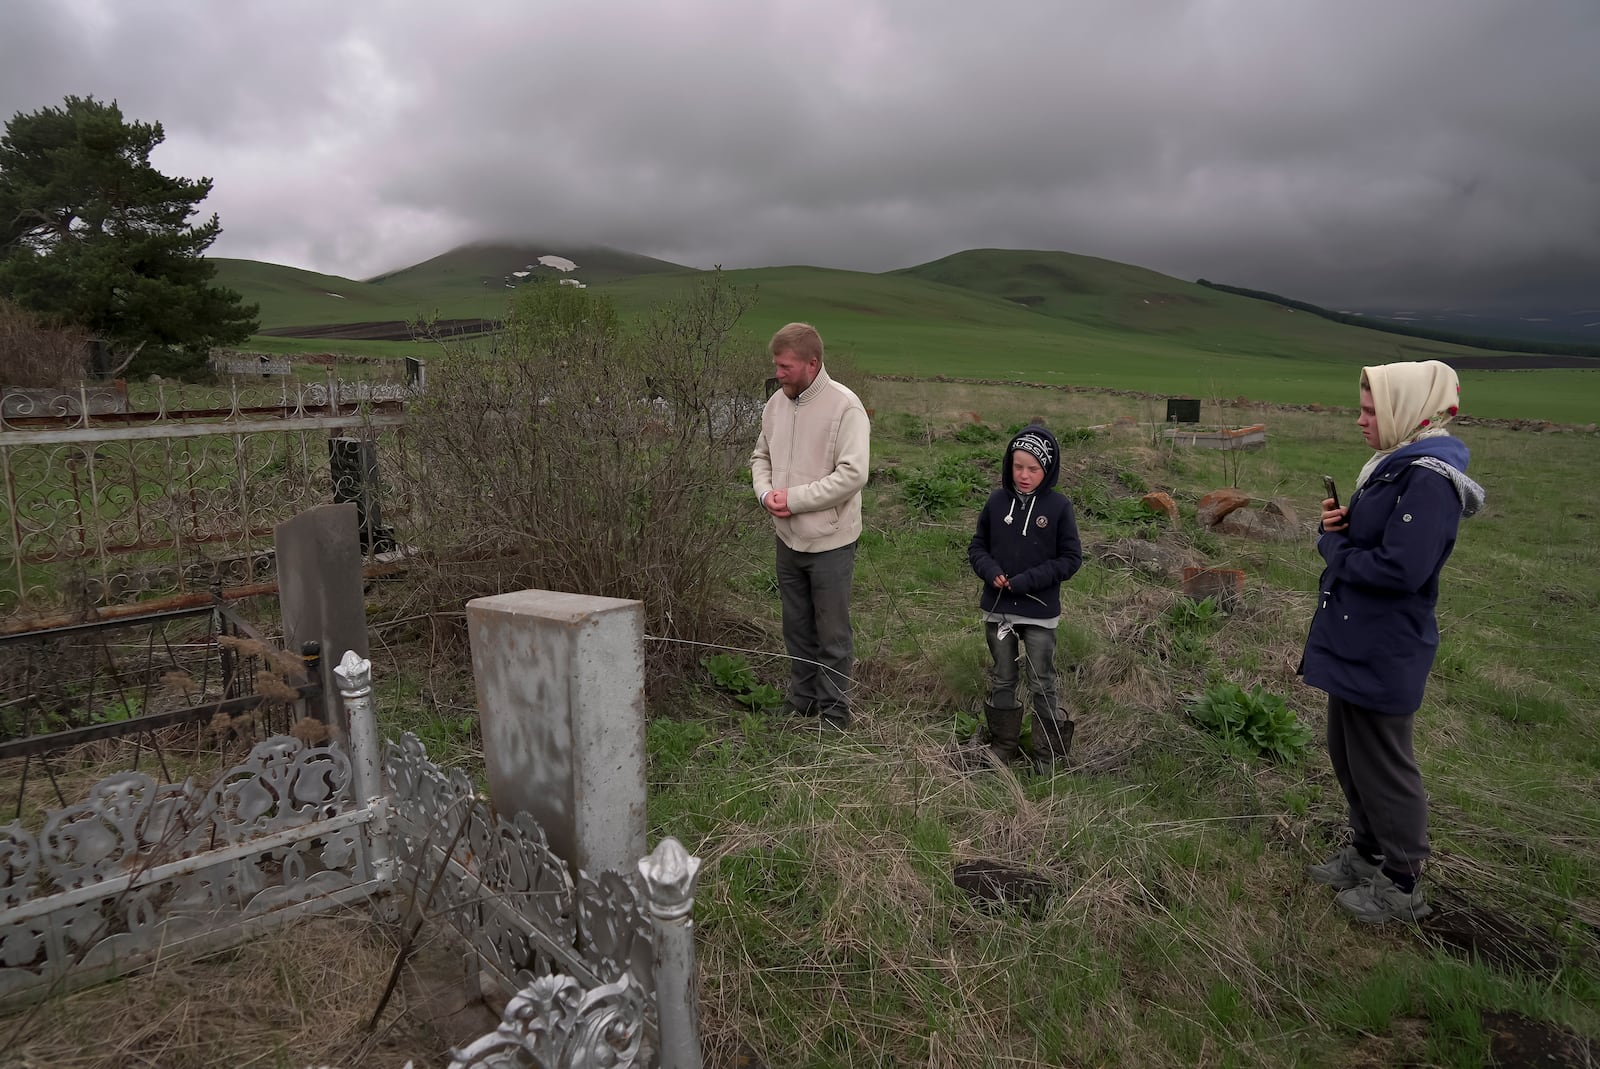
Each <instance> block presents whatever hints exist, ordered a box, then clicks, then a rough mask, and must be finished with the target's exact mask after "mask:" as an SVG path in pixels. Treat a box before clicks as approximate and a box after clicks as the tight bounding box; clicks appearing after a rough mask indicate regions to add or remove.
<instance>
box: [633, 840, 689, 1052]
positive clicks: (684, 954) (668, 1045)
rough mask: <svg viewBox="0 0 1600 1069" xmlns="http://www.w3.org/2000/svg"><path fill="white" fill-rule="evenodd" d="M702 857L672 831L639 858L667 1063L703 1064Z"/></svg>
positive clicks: (662, 1043)
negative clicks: (698, 956)
mask: <svg viewBox="0 0 1600 1069" xmlns="http://www.w3.org/2000/svg"><path fill="white" fill-rule="evenodd" d="M699 871H700V859H699V858H697V857H694V856H693V855H691V854H690V853H689V852H688V851H687V850H685V849H684V848H683V844H682V843H680V842H678V840H676V839H674V838H672V837H670V836H668V837H667V838H665V839H662V840H661V841H660V842H659V843H657V844H656V848H655V850H654V851H652V852H651V854H650V856H649V857H644V858H640V859H639V875H640V876H642V877H644V886H645V897H646V901H647V903H648V905H649V908H650V921H651V925H652V927H654V928H655V981H656V1021H657V1024H658V1026H659V1028H660V1033H661V1069H701V1066H702V1065H703V1064H704V1060H703V1057H702V1055H701V1051H700V1012H699V1005H698V1001H699V987H700V984H699V979H698V977H697V975H696V969H695V961H694V885H695V875H696V873H698V872H699Z"/></svg>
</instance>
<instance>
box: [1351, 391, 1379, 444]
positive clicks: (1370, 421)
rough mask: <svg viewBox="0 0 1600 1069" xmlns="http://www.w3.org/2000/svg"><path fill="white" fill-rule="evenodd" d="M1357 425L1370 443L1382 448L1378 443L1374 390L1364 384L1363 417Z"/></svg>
mask: <svg viewBox="0 0 1600 1069" xmlns="http://www.w3.org/2000/svg"><path fill="white" fill-rule="evenodd" d="M1356 426H1358V427H1360V428H1361V436H1362V437H1363V438H1365V439H1366V440H1367V444H1368V445H1370V446H1371V447H1372V448H1374V449H1378V448H1381V447H1380V446H1379V445H1378V410H1377V409H1375V408H1373V407H1372V391H1371V390H1369V389H1367V388H1366V387H1364V386H1363V387H1362V388H1361V418H1360V419H1358V420H1356Z"/></svg>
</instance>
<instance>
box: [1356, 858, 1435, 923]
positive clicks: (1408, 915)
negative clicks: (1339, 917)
mask: <svg viewBox="0 0 1600 1069" xmlns="http://www.w3.org/2000/svg"><path fill="white" fill-rule="evenodd" d="M1334 901H1335V902H1337V903H1339V908H1340V909H1342V910H1344V911H1345V912H1346V913H1348V914H1350V916H1352V917H1354V918H1355V919H1356V920H1358V921H1361V922H1362V923H1364V924H1387V923H1388V922H1389V921H1411V922H1413V923H1415V922H1417V921H1420V920H1421V919H1422V918H1424V917H1426V916H1427V915H1428V914H1430V913H1432V912H1433V907H1432V906H1430V905H1428V903H1427V902H1426V901H1425V900H1424V899H1423V897H1422V883H1421V882H1420V881H1418V883H1417V886H1416V889H1415V890H1413V891H1412V892H1411V893H1410V894H1407V893H1406V892H1404V891H1402V890H1400V888H1398V887H1396V886H1395V883H1394V881H1393V880H1391V879H1389V877H1387V876H1385V875H1384V874H1383V873H1382V872H1381V871H1380V872H1378V873H1376V874H1375V875H1374V876H1373V877H1372V878H1371V879H1369V880H1367V881H1365V882H1364V883H1362V884H1360V885H1359V886H1357V887H1352V888H1350V889H1349V890H1347V891H1340V892H1339V894H1338V896H1337V897H1335V898H1334Z"/></svg>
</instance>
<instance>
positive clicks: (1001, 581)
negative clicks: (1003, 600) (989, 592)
mask: <svg viewBox="0 0 1600 1069" xmlns="http://www.w3.org/2000/svg"><path fill="white" fill-rule="evenodd" d="M994 585H995V589H996V590H1010V589H1011V580H1009V579H1007V578H1006V577H1005V576H1004V575H997V576H995V577H994Z"/></svg>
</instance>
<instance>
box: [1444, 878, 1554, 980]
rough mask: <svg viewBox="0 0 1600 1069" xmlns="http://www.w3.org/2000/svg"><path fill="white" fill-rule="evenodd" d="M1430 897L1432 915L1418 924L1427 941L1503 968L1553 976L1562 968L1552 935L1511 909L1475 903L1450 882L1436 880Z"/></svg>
mask: <svg viewBox="0 0 1600 1069" xmlns="http://www.w3.org/2000/svg"><path fill="white" fill-rule="evenodd" d="M1428 897H1429V900H1430V901H1431V902H1432V903H1433V906H1434V912H1433V915H1432V916H1430V917H1427V918H1426V919H1424V920H1423V921H1422V923H1421V924H1420V925H1418V934H1419V937H1420V938H1421V939H1422V940H1423V941H1424V942H1426V943H1429V944H1431V945H1433V946H1437V947H1442V948H1444V949H1446V950H1450V951H1452V952H1454V953H1456V954H1459V955H1461V956H1462V957H1466V958H1476V959H1477V960H1479V961H1482V962H1483V963H1485V964H1486V965H1491V966H1493V967H1494V968H1496V969H1500V970H1502V971H1505V972H1519V973H1526V974H1531V975H1536V976H1554V975H1555V974H1556V973H1557V972H1559V971H1560V970H1561V968H1562V967H1563V965H1564V963H1565V956H1564V955H1563V953H1562V949H1561V947H1560V946H1558V945H1557V944H1556V943H1555V941H1554V940H1552V939H1551V938H1550V937H1549V936H1547V935H1545V934H1543V933H1542V932H1538V931H1535V930H1534V929H1532V928H1529V927H1528V926H1527V925H1525V924H1523V923H1521V922H1520V921H1518V920H1516V919H1514V918H1513V917H1511V916H1509V915H1508V914H1505V913H1502V912H1501V911H1499V910H1496V909H1493V908H1490V907H1488V906H1481V905H1476V904H1474V903H1472V902H1470V901H1468V899H1467V898H1466V896H1465V895H1463V894H1462V893H1461V892H1460V891H1459V890H1457V889H1455V888H1453V887H1450V886H1448V885H1442V884H1438V883H1434V884H1432V885H1431V886H1430V888H1429V893H1428Z"/></svg>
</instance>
